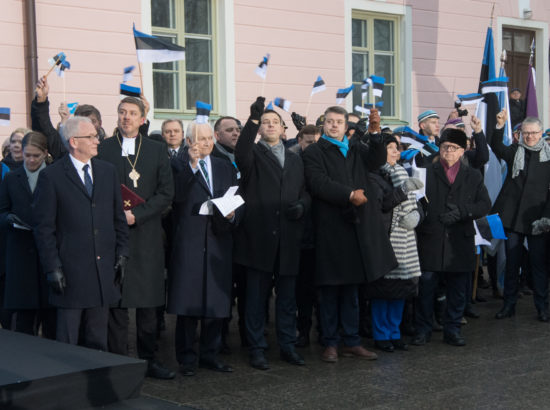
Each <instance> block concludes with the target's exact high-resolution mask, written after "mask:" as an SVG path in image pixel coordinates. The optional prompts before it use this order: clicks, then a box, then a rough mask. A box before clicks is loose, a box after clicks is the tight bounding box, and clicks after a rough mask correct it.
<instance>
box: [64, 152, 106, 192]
mask: <svg viewBox="0 0 550 410" xmlns="http://www.w3.org/2000/svg"><path fill="white" fill-rule="evenodd" d="M91 161H92V176H93V180H94V189H93V192H92V198H94V197H95V196H96V192H97V191H98V187H99V185H101V184H102V181H103V180H104V178H102V175H101V170H99V169H98V166H97V163H96V161H97V160H96V159H95V158H92V159H91ZM63 167H64V169H65V174H66V175H67V178H68V179H69V180H70V181H71V182H72V183H73V184H75V185H76V187H77V188H78V189H80V190H81V191H82V193H83V194H84V195H86V197H87V198H89V199H92V198H90V196H89V195H88V191H86V187H85V186H84V183H83V182H82V180H81V179H80V176H79V175H78V173H77V171H76V168H75V167H74V165H73V162H72V161H71V158H70V157H69V155H65V156H63Z"/></svg>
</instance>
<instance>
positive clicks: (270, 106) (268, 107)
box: [265, 101, 275, 111]
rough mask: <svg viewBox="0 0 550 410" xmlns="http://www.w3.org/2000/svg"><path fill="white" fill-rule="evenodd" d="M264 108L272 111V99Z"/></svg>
mask: <svg viewBox="0 0 550 410" xmlns="http://www.w3.org/2000/svg"><path fill="white" fill-rule="evenodd" d="M265 109H266V110H272V111H273V110H274V109H275V107H273V101H270V102H269V104H267V107H266V108H265Z"/></svg>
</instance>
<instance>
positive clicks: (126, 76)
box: [122, 65, 136, 83]
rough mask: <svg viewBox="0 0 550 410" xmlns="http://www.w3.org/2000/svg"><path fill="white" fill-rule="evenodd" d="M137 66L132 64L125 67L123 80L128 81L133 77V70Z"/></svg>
mask: <svg viewBox="0 0 550 410" xmlns="http://www.w3.org/2000/svg"><path fill="white" fill-rule="evenodd" d="M135 68H136V66H135V65H131V66H129V67H125V68H124V71H123V72H122V82H123V83H127V82H128V81H130V80H131V79H132V71H134V69H135Z"/></svg>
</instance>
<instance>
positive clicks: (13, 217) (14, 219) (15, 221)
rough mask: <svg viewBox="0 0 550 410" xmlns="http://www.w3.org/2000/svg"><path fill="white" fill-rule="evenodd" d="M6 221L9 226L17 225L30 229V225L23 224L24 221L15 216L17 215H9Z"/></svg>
mask: <svg viewBox="0 0 550 410" xmlns="http://www.w3.org/2000/svg"><path fill="white" fill-rule="evenodd" d="M6 221H7V222H8V224H10V225H13V224H17V225H21V226H26V227H29V225H28V224H26V223H25V222H23V221H22V220H21V218H19V217H18V216H17V215H15V214H8V216H6Z"/></svg>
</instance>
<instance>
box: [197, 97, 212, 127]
mask: <svg viewBox="0 0 550 410" xmlns="http://www.w3.org/2000/svg"><path fill="white" fill-rule="evenodd" d="M195 108H196V109H197V117H196V118H195V122H196V123H197V124H206V123H207V122H208V117H209V116H210V111H212V105H211V104H208V103H205V102H202V101H197V102H196V103H195Z"/></svg>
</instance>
